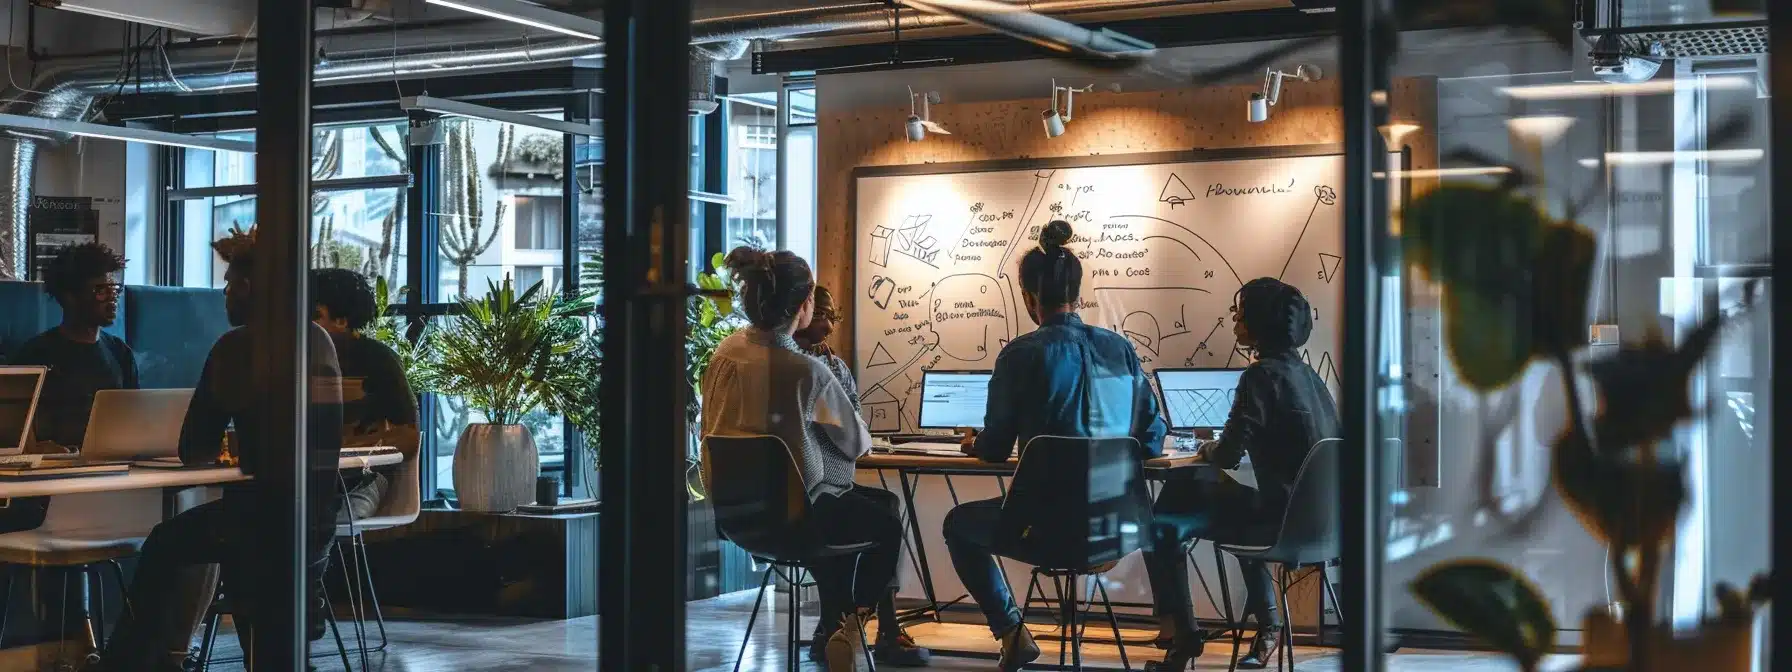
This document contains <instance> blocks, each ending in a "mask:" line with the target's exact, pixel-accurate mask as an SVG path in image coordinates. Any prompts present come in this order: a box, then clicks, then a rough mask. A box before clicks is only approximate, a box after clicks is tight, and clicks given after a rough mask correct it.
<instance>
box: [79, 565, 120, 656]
mask: <svg viewBox="0 0 1792 672" xmlns="http://www.w3.org/2000/svg"><path fill="white" fill-rule="evenodd" d="M82 571H83V572H84V573H85V574H87V584H88V585H89V586H92V590H93V593H92V595H93V599H92V602H93V604H92V606H90V607H89V611H88V616H89V618H91V619H92V620H93V651H94V653H95V654H98V653H99V652H100V651H105V650H106V581H105V579H103V578H101V577H100V568H99V567H97V566H95V565H88V566H87V567H85V568H83V570H82ZM122 588H123V586H120V589H122Z"/></svg>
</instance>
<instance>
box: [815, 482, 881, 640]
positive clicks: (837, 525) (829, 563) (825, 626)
mask: <svg viewBox="0 0 1792 672" xmlns="http://www.w3.org/2000/svg"><path fill="white" fill-rule="evenodd" d="M811 511H812V512H813V514H814V515H815V520H816V523H817V524H819V525H820V527H821V535H822V539H823V540H824V541H825V542H827V543H829V544H840V545H845V544H859V543H865V542H871V543H873V544H875V545H874V546H872V547H871V548H870V549H868V550H866V551H864V552H863V553H858V554H853V555H842V556H835V557H831V558H823V559H820V560H817V561H815V562H812V563H809V565H808V566H809V571H810V573H812V574H814V575H815V588H816V591H817V592H819V593H821V613H822V618H821V619H820V622H818V623H817V624H816V626H817V634H818V635H821V636H822V638H823V639H824V641H825V638H826V637H827V636H828V635H832V634H833V632H834V630H836V629H838V628H839V627H840V619H841V618H842V617H844V616H845V615H847V614H849V613H852V612H853V611H855V610H857V609H859V608H871V607H873V606H875V607H876V608H877V629H878V632H879V634H880V635H888V636H895V634H896V602H895V599H894V593H895V588H894V585H895V579H896V566H897V564H898V562H899V561H900V560H901V558H902V514H901V512H900V509H899V508H898V503H897V500H896V495H895V493H892V492H890V491H888V490H879V489H877V488H867V487H864V486H857V487H854V488H853V489H851V490H848V491H846V492H845V493H842V494H840V495H839V496H833V495H822V496H821V497H819V498H817V499H816V500H815V502H814V504H812V505H811Z"/></svg>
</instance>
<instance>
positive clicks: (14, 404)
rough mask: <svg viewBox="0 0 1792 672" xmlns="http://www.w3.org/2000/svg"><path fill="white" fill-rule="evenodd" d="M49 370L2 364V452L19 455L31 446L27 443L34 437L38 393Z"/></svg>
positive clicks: (0, 426) (0, 396)
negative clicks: (33, 424) (32, 430)
mask: <svg viewBox="0 0 1792 672" xmlns="http://www.w3.org/2000/svg"><path fill="white" fill-rule="evenodd" d="M49 371H50V370H49V369H47V368H45V367H41V366H0V455H20V454H23V453H24V452H25V449H26V448H28V447H29V446H26V445H25V443H26V442H27V441H30V440H31V423H32V422H33V421H34V419H35V418H36V417H37V400H38V396H39V395H41V394H43V390H44V377H45V376H46V375H48V374H49Z"/></svg>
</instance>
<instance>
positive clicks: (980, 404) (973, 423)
mask: <svg viewBox="0 0 1792 672" xmlns="http://www.w3.org/2000/svg"><path fill="white" fill-rule="evenodd" d="M989 375H990V374H989V372H988V371H926V372H923V373H922V374H921V423H920V424H921V428H922V429H957V428H959V427H971V428H974V429H983V412H984V411H985V410H987V408H988V406H989Z"/></svg>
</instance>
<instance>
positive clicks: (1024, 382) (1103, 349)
mask: <svg viewBox="0 0 1792 672" xmlns="http://www.w3.org/2000/svg"><path fill="white" fill-rule="evenodd" d="M1072 235H1073V232H1072V231H1071V228H1070V223H1069V222H1065V221H1061V220H1060V221H1053V222H1051V223H1049V224H1046V225H1045V227H1044V228H1042V229H1041V230H1040V231H1039V247H1038V248H1036V249H1034V250H1032V251H1030V252H1027V254H1026V256H1025V257H1022V258H1021V262H1020V285H1021V297H1022V298H1023V300H1024V301H1025V302H1026V307H1027V315H1028V316H1029V317H1031V318H1032V319H1033V322H1034V323H1035V324H1038V325H1039V328H1038V329H1037V330H1034V331H1033V332H1032V333H1028V334H1024V335H1022V336H1020V337H1018V338H1015V339H1014V340H1013V341H1011V342H1009V343H1008V345H1007V347H1004V348H1002V352H1001V354H999V355H997V356H996V364H995V370H994V371H993V373H992V375H991V377H990V380H989V401H988V406H987V407H986V409H985V411H984V419H983V431H982V432H981V433H978V432H967V434H966V436H965V438H964V448H965V452H966V453H969V454H972V455H974V456H976V457H978V458H980V459H982V460H984V461H988V462H1006V461H1007V460H1008V457H1009V456H1010V455H1012V454H1013V453H1014V447H1015V445H1016V443H1017V442H1018V443H1019V445H1022V446H1025V445H1026V442H1027V441H1028V440H1029V439H1032V438H1033V437H1035V436H1087V437H1104V438H1105V437H1117V436H1130V437H1133V438H1135V439H1137V440H1138V442H1139V446H1140V447H1141V448H1142V449H1143V451H1144V453H1145V454H1144V455H1141V456H1140V457H1141V458H1145V457H1151V456H1156V455H1160V454H1162V452H1163V439H1164V431H1165V428H1164V421H1163V419H1162V418H1160V417H1158V406H1157V397H1156V396H1154V395H1153V394H1152V393H1151V384H1150V383H1149V382H1147V381H1146V380H1145V372H1144V369H1143V368H1142V367H1141V366H1140V365H1139V356H1138V353H1136V352H1134V351H1133V347H1132V343H1131V342H1129V341H1127V340H1126V338H1125V337H1123V336H1121V335H1119V334H1116V333H1114V332H1112V331H1108V330H1106V329H1102V328H1099V327H1093V326H1089V325H1086V324H1083V320H1082V318H1079V317H1077V314H1076V305H1077V299H1078V298H1079V296H1080V292H1081V290H1082V284H1083V265H1082V262H1080V261H1078V260H1077V258H1076V255H1075V254H1074V253H1072V252H1071V251H1070V250H1069V249H1068V248H1066V247H1065V245H1066V244H1067V243H1069V242H1070V239H1071V237H1072ZM1001 511H1002V500H1000V499H991V500H984V501H980V502H966V503H964V504H962V505H960V506H958V507H956V508H954V509H952V512H951V513H949V514H947V515H946V522H945V537H946V549H947V550H948V551H950V552H951V555H952V566H953V568H954V569H956V570H957V572H958V578H959V579H960V580H961V581H962V582H963V583H964V586H965V590H966V591H967V592H969V593H970V594H971V596H972V597H973V598H975V599H976V601H977V605H978V606H979V607H982V609H983V615H984V618H986V619H987V620H988V622H989V630H990V632H991V634H994V635H995V638H996V639H997V640H999V641H1000V642H1001V646H1002V654H1001V659H1000V661H999V663H998V665H999V667H1000V669H1002V670H1004V672H1007V671H1011V670H1018V669H1020V668H1021V666H1022V665H1026V664H1027V663H1029V662H1032V661H1033V660H1034V659H1036V658H1038V657H1039V646H1038V645H1037V644H1035V643H1034V642H1033V636H1032V634H1030V633H1028V632H1027V628H1026V626H1025V624H1023V623H1022V622H1021V611H1020V609H1019V608H1017V607H1016V606H1015V604H1014V596H1013V595H1012V594H1011V593H1010V592H1009V591H1008V584H1007V582H1006V581H1004V580H1003V578H1002V573H1001V570H1000V568H999V567H998V566H997V564H996V560H995V556H994V554H993V546H994V541H995V538H996V534H995V531H996V522H997V519H998V518H999V517H1000V515H1001Z"/></svg>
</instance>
